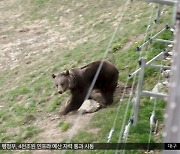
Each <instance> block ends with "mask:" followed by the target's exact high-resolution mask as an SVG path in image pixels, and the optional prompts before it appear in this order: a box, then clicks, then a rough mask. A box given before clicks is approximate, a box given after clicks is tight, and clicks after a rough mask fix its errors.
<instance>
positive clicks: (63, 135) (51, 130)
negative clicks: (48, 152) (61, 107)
mask: <svg viewBox="0 0 180 154" xmlns="http://www.w3.org/2000/svg"><path fill="white" fill-rule="evenodd" d="M93 115H94V113H91V114H83V115H82V116H80V119H79V122H78V123H76V124H74V121H75V119H76V118H77V116H78V114H77V113H76V114H69V115H66V116H62V117H59V116H57V115H48V116H47V115H46V117H44V118H43V119H42V120H41V121H37V122H36V125H37V126H38V127H39V128H41V129H43V130H44V131H43V132H42V133H40V134H39V135H38V138H39V141H40V142H49V143H50V142H52V143H53V142H62V141H63V140H65V139H67V137H68V136H69V135H71V134H72V133H73V135H76V134H77V132H78V131H79V130H83V129H84V128H85V127H86V126H87V125H88V124H89V122H90V120H91V118H92V117H93ZM60 121H66V122H67V123H69V124H70V128H69V129H68V130H67V131H64V132H63V131H62V130H61V128H60V127H58V123H59V122H60Z"/></svg>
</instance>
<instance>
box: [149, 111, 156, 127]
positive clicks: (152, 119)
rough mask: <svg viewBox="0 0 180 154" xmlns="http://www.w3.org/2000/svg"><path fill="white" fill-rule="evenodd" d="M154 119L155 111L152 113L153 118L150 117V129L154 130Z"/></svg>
mask: <svg viewBox="0 0 180 154" xmlns="http://www.w3.org/2000/svg"><path fill="white" fill-rule="evenodd" d="M154 117H155V113H154V111H153V112H152V114H151V117H150V127H151V128H152V126H153V125H154Z"/></svg>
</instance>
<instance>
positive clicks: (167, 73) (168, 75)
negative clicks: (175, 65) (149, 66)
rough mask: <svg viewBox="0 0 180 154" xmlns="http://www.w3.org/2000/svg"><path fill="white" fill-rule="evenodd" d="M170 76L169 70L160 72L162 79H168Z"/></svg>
mask: <svg viewBox="0 0 180 154" xmlns="http://www.w3.org/2000/svg"><path fill="white" fill-rule="evenodd" d="M170 74H171V70H165V71H163V72H162V76H163V77H164V78H169V77H170Z"/></svg>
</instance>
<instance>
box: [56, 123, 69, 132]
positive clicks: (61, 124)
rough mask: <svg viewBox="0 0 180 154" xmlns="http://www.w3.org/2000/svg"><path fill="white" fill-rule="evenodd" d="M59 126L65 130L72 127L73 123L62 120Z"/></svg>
mask: <svg viewBox="0 0 180 154" xmlns="http://www.w3.org/2000/svg"><path fill="white" fill-rule="evenodd" d="M58 127H60V129H61V131H62V132H65V131H67V130H68V129H69V128H70V127H71V124H70V123H67V122H65V121H60V122H59V124H58Z"/></svg>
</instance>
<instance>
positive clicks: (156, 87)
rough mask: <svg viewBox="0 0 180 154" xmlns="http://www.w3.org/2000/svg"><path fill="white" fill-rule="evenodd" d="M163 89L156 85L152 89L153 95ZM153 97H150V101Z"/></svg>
mask: <svg viewBox="0 0 180 154" xmlns="http://www.w3.org/2000/svg"><path fill="white" fill-rule="evenodd" d="M163 87H164V85H163V84H162V83H157V84H156V85H155V86H154V88H153V89H152V92H153V93H159V92H160V90H161V89H162V88H163ZM153 98H154V97H150V100H152V99H153Z"/></svg>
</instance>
